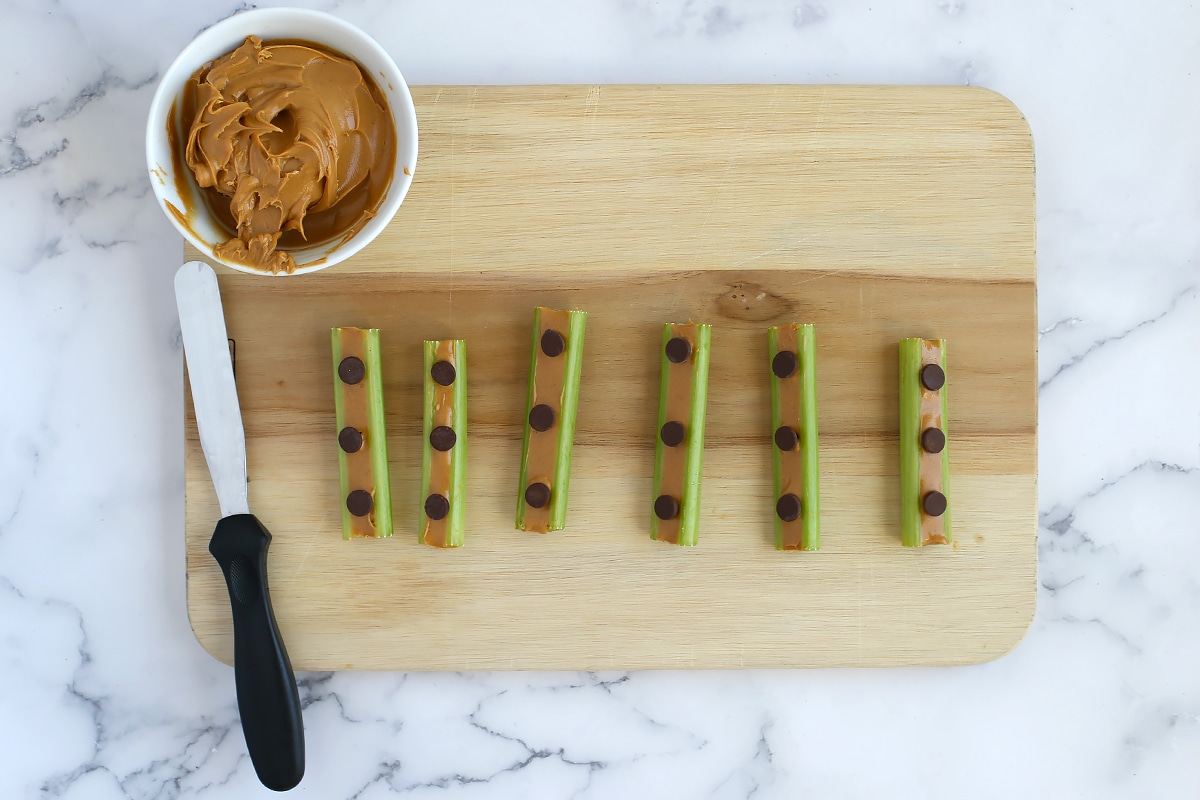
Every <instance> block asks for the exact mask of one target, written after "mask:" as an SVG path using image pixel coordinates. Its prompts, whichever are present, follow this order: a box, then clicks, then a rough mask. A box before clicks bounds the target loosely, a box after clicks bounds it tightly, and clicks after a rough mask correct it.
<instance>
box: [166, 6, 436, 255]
mask: <svg viewBox="0 0 1200 800" xmlns="http://www.w3.org/2000/svg"><path fill="white" fill-rule="evenodd" d="M299 19H306V20H307V21H311V22H319V23H320V24H321V25H322V26H326V27H333V28H337V29H338V30H339V31H340V33H342V34H343V35H346V36H348V37H349V38H352V39H354V40H355V42H356V45H355V52H346V51H345V49H344V48H339V47H335V46H334V45H332V44H327V43H326V42H325V41H322V40H320V39H317V38H314V37H311V36H309V37H306V38H309V39H310V40H312V41H314V42H316V43H318V44H323V45H325V46H326V47H329V48H330V49H331V50H335V51H337V52H339V53H341V54H343V55H345V56H347V57H349V58H351V59H352V60H354V62H355V63H356V64H358V66H359V68H360V69H362V70H363V71H364V72H366V73H368V74H370V73H371V70H370V69H369V68H368V67H366V66H364V65H363V63H362V61H361V58H362V57H363V53H364V51H365V52H369V54H370V55H371V56H372V57H373V58H374V59H375V60H376V61H378V62H379V64H381V65H383V67H382V71H383V72H384V73H385V74H384V75H382V76H378V77H377V76H375V75H372V76H371V77H372V80H374V81H375V82H376V84H382V85H380V87H379V88H380V91H382V92H383V93H384V94H385V96H386V98H387V101H388V106H389V111H390V112H391V117H392V123H393V126H394V127H395V130H396V138H397V141H396V161H395V164H394V165H393V172H392V182H391V184H390V185H389V187H388V189H387V194H386V195H385V196H384V199H383V201H382V202H381V203H380V206H379V212H378V213H377V214H376V215H375V217H374V218H372V219H370V220H368V221H367V223H366V224H365V225H364V226H363V227H362V228H361V229H359V230H358V231H357V232H356V233H355V234H354V235H353V236H351V237H350V238H349V239H347V240H345V241H343V242H341V243H339V244H335V245H334V246H333V248H332V249H331V250H330V251H329V252H328V253H326V254H325V255H323V256H320V257H318V259H317V262H316V263H312V262H310V263H307V264H297V266H296V269H294V270H293V271H292V272H290V273H288V272H279V273H271V272H267V271H265V270H260V269H255V268H254V267H250V266H247V265H244V264H237V263H234V262H230V261H226V260H225V259H222V258H218V257H217V256H216V255H214V254H213V246H214V245H213V243H212V242H207V241H205V240H204V239H202V238H200V236H199V235H197V234H196V232H195V231H194V230H193V229H192V228H191V226H190V225H187V224H186V223H185V221H181V220H180V219H178V218H177V216H176V214H175V213H173V212H172V209H170V208H168V197H167V195H166V193H165V190H166V183H167V182H168V181H166V180H164V179H163V177H162V173H163V172H166V173H168V174H169V175H170V177H171V180H170V181H169V182H172V183H173V182H174V178H175V176H174V166H173V164H172V163H168V164H166V165H163V164H162V163H161V161H160V159H159V158H158V157H157V156H156V150H157V152H159V153H161V152H162V149H163V147H162V142H163V140H165V139H166V137H167V133H166V124H167V117H168V115H169V114H170V113H171V107H172V106H173V104H174V102H175V100H176V98H177V97H178V95H179V92H180V90H181V88H182V84H183V81H184V80H186V78H187V77H188V76H190V75H191V74H192V72H194V71H195V69H196V68H197V67H198V66H199V65H200V64H202V63H204V62H205V61H208V60H211V59H210V58H205V59H204V60H202V61H200V62H198V63H196V64H195V65H194V66H191V67H188V66H187V65H191V64H192V62H193V61H196V52H197V51H198V50H204V49H206V46H211V43H212V42H213V40H219V39H224V38H229V37H230V36H231V32H230V31H231V29H233V30H235V31H239V33H238V34H237V35H238V36H243V37H244V36H249V35H257V34H254V33H253V31H246V30H245V29H246V28H247V26H251V27H253V26H254V25H263V24H265V23H266V22H273V23H278V22H281V21H282V22H288V21H294V20H299ZM241 31H245V32H244V33H242V32H241ZM278 37H279V34H275V35H274V36H269V37H268V38H278ZM234 46H236V45H234ZM216 57H219V56H213V57H212V58H216ZM184 73H186V74H184ZM406 130H411V132H412V134H411V137H407V138H408V139H410V140H411V141H405V140H403V139H402V136H403V134H404V131H406ZM169 147H170V143H169V142H168V143H167V144H166V148H168V149H169ZM417 147H418V131H417V118H416V108H415V106H414V105H413V100H412V93H411V92H410V91H409V88H408V83H407V82H406V81H405V80H404V76H403V75H402V74H401V72H400V68H399V67H398V66H396V62H395V60H393V59H392V57H391V55H390V54H389V53H388V51H387V50H385V49H384V48H383V46H382V45H380V44H379V42H377V41H376V40H375V39H374V38H373V37H372V36H371V35H370V34H368V33H367V32H366V31H364V30H363V29H361V28H359V27H358V26H356V25H354V24H353V23H351V22H348V21H346V20H344V19H342V18H340V17H336V16H334V15H332V14H328V13H325V12H323V11H316V10H313V9H302V8H287V7H283V8H257V9H250V10H247V11H241V12H238V13H236V14H233V15H231V16H228V17H226V18H224V19H222V20H220V21H218V22H215V23H213V24H212V25H210V26H209V27H207V28H205V29H204V30H202V31H201V32H200V33H198V34H196V36H195V37H194V38H192V40H191V41H189V42H188V44H187V45H186V46H185V47H184V48H183V49H182V50H181V51H180V52H179V54H178V55H177V56H176V57H175V59H174V60H173V61H172V62H171V65H170V66H169V67H167V69H166V70H164V71H163V74H162V78H161V79H160V80H159V83H158V87H157V88H156V89H155V92H154V96H153V98H152V99H151V101H150V109H149V112H148V114H147V118H146V137H145V154H146V169H147V170H148V171H149V174H150V186H151V190H152V191H153V193H154V196H155V199H156V200H157V202H158V205H159V208H160V209H161V210H162V212H163V215H164V216H165V217H166V218H167V219H168V220H169V221H170V223H171V224H172V225H173V226H174V227H175V229H176V230H177V231H179V233H180V234H181V235H182V236H183V237H184V239H186V240H187V241H188V242H190V243H191V244H192V246H194V247H195V248H197V249H198V250H199V251H200V252H201V253H202V254H203V255H204V257H205V258H209V259H211V260H213V261H214V262H215V263H218V264H222V265H224V266H226V267H228V268H230V269H234V270H237V271H238V272H244V273H246V274H249V275H261V276H263V277H290V276H293V275H305V274H308V273H311V272H316V271H318V270H322V269H326V268H327V267H331V266H334V265H335V264H338V263H341V262H342V261H345V260H346V259H348V258H350V257H351V256H353V255H355V254H356V253H358V252H359V251H360V250H362V249H363V248H364V247H366V246H367V245H368V244H369V243H370V242H371V241H373V240H374V239H375V237H376V236H378V235H379V233H380V232H381V231H382V230H383V229H384V228H386V227H387V225H388V223H389V222H390V221H391V219H392V217H394V216H395V214H396V212H397V211H398V210H399V208H400V205H401V204H402V203H403V201H404V198H405V196H406V195H407V194H408V190H409V188H410V187H411V185H412V181H413V176H414V175H415V173H416V167H417ZM184 169H185V170H186V171H187V172H188V176H187V177H186V178H185V180H189V181H192V182H193V183H194V180H195V179H194V177H192V176H191V175H190V172H191V171H190V170H187V168H186V166H185V167H184ZM172 191H173V190H172ZM180 200H181V202H182V200H183V198H180ZM188 212H189V213H193V210H192V209H188ZM334 241H335V242H336V240H334Z"/></svg>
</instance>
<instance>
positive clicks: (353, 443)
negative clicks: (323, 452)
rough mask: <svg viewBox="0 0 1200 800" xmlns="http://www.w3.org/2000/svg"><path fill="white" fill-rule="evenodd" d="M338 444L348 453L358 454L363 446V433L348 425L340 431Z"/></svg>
mask: <svg viewBox="0 0 1200 800" xmlns="http://www.w3.org/2000/svg"><path fill="white" fill-rule="evenodd" d="M338 444H339V445H341V448H342V449H343V450H345V451H346V452H347V453H357V452H358V451H359V450H362V446H363V435H362V431H360V430H359V429H358V428H352V427H350V426H349V425H347V426H346V427H345V428H342V429H341V430H340V431H338Z"/></svg>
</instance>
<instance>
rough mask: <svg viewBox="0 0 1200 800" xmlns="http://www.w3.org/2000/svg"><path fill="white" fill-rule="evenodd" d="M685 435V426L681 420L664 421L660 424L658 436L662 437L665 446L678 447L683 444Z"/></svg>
mask: <svg viewBox="0 0 1200 800" xmlns="http://www.w3.org/2000/svg"><path fill="white" fill-rule="evenodd" d="M686 435H687V428H685V427H683V423H682V422H675V421H674V420H672V421H671V422H668V423H666V424H665V425H663V426H662V430H660V431H659V432H658V438H660V439H662V443H663V444H665V445H666V446H667V447H679V445H681V444H683V439H684V436H686Z"/></svg>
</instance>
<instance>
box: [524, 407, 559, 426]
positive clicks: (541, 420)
mask: <svg viewBox="0 0 1200 800" xmlns="http://www.w3.org/2000/svg"><path fill="white" fill-rule="evenodd" d="M554 416H555V415H554V409H553V408H551V407H550V406H548V405H546V404H545V403H538V404H537V405H536V406H534V407H533V408H531V409H529V427H531V428H533V429H534V430H535V431H538V432H539V433H541V432H544V431H548V430H550V429H551V428H553V427H554Z"/></svg>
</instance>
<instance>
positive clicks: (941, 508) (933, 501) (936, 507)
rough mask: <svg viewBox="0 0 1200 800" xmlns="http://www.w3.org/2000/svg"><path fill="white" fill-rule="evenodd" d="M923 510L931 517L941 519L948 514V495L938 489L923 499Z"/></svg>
mask: <svg viewBox="0 0 1200 800" xmlns="http://www.w3.org/2000/svg"><path fill="white" fill-rule="evenodd" d="M921 508H923V509H925V513H926V514H928V515H929V516H931V517H940V516H941V515H942V514H945V513H946V495H944V494H942V493H941V492H939V491H937V490H936V489H935V490H933V491H932V492H928V493H927V494H926V495H925V496H924V497H923V498H921Z"/></svg>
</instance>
